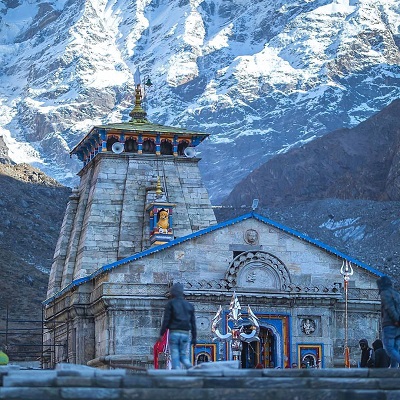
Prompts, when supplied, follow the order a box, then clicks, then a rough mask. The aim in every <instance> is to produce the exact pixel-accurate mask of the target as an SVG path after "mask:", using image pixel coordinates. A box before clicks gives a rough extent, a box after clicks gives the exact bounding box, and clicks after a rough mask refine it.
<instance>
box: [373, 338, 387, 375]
mask: <svg viewBox="0 0 400 400" xmlns="http://www.w3.org/2000/svg"><path fill="white" fill-rule="evenodd" d="M372 348H373V349H374V359H375V364H374V368H389V366H390V357H389V355H388V353H387V352H386V350H385V349H384V348H383V343H382V340H381V339H376V340H375V342H374V343H372Z"/></svg>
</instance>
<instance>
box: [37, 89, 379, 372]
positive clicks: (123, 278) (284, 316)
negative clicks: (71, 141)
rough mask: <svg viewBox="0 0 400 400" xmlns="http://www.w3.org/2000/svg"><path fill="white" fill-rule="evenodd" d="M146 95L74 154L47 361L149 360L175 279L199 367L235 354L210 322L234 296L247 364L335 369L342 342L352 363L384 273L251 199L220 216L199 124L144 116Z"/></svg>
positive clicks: (373, 332)
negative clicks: (190, 321) (191, 314)
mask: <svg viewBox="0 0 400 400" xmlns="http://www.w3.org/2000/svg"><path fill="white" fill-rule="evenodd" d="M141 102H142V88H141V84H140V83H138V84H137V85H136V103H135V107H134V109H133V110H132V112H131V113H130V116H131V120H130V121H129V122H125V123H115V124H107V125H99V126H95V127H93V128H92V129H91V130H90V132H89V133H88V134H87V135H86V136H85V137H84V138H83V139H82V140H81V141H80V142H79V143H78V144H77V145H76V146H75V148H74V149H73V150H72V151H71V154H72V155H76V156H77V157H78V158H79V159H80V160H81V161H82V163H83V168H82V170H81V171H80V172H79V176H80V184H79V187H78V188H77V189H74V191H73V193H72V195H71V197H70V201H69V203H68V206H67V209H66V213H65V217H64V221H63V224H62V228H61V232H60V236H59V240H58V243H57V247H56V250H55V255H54V260H53V264H52V269H51V274H50V279H49V285H48V292H47V299H46V300H45V301H44V306H45V321H46V331H45V334H44V348H45V349H46V350H47V351H48V357H47V358H46V359H45V363H44V364H45V366H47V367H54V365H55V364H57V363H60V362H71V363H78V364H87V365H91V366H96V367H99V368H108V367H109V366H110V364H115V365H117V364H118V365H121V364H124V365H127V364H128V365H136V366H144V367H147V368H152V367H153V366H154V352H153V346H154V344H155V342H156V340H157V339H158V337H159V330H160V326H161V320H162V314H163V309H164V306H165V304H166V301H167V296H168V291H169V287H170V286H171V285H172V284H173V283H174V282H181V283H183V284H184V287H185V293H186V297H187V299H188V300H189V301H191V302H192V303H193V304H194V306H195V310H196V318H197V328H198V344H197V345H196V346H192V348H191V357H192V361H193V363H194V364H195V363H199V362H205V361H216V360H229V359H232V357H233V356H234V354H233V350H232V347H231V343H230V342H229V341H224V340H218V338H217V337H216V336H215V328H216V326H215V324H216V323H218V327H217V328H218V332H220V333H221V335H224V334H226V333H227V332H230V331H231V329H232V321H231V319H230V318H229V315H230V312H231V310H230V304H231V302H232V299H233V298H235V299H237V301H238V304H240V305H241V306H242V317H243V322H242V325H243V326H242V329H243V332H245V331H246V329H247V331H248V332H250V331H251V330H252V329H254V327H253V323H252V320H251V319H247V317H249V315H248V312H246V310H247V307H248V306H250V307H251V310H252V312H253V313H254V316H255V317H256V318H257V320H258V324H259V327H258V330H257V336H258V340H256V341H251V342H246V341H244V342H243V344H242V348H241V350H240V359H241V364H242V367H243V368H254V367H255V366H256V365H257V364H261V365H262V366H263V367H265V368H267V367H272V366H274V367H280V368H285V367H289V366H291V365H292V364H293V363H297V364H300V362H302V361H305V362H306V363H307V365H308V366H310V367H337V366H344V362H345V357H344V353H345V348H346V347H347V346H349V348H350V360H351V363H352V365H353V366H354V364H355V363H356V361H358V360H359V353H358V352H357V349H358V340H359V339H361V338H362V337H366V338H367V339H368V340H370V341H373V340H374V339H375V338H377V337H379V332H380V326H379V323H380V314H379V312H380V302H379V297H378V292H377V288H376V279H377V278H378V277H379V276H380V275H381V273H380V272H379V271H377V270H374V269H373V268H371V267H370V266H368V265H365V264H363V263H361V262H359V261H357V260H354V259H352V258H351V257H349V256H347V255H345V254H342V253H340V252H338V251H336V250H335V249H333V248H331V247H329V246H328V245H326V244H324V243H321V242H319V241H317V240H314V239H312V238H309V237H307V236H305V235H303V234H301V233H299V232H296V231H294V230H292V229H290V228H289V227H286V226H283V225H280V224H278V223H276V222H274V221H272V220H269V219H268V218H266V217H264V216H262V215H259V214H257V210H256V209H254V210H252V211H251V212H250V213H245V214H243V215H242V216H240V217H236V218H232V219H230V220H227V221H224V222H219V223H217V220H216V218H215V215H214V211H213V207H212V206H211V203H210V200H209V197H208V193H207V191H206V189H205V187H204V184H203V182H202V179H201V175H200V172H199V168H198V162H199V160H200V159H199V158H198V157H197V152H196V146H197V145H199V144H200V143H201V142H202V141H203V140H204V139H206V138H207V137H208V134H206V133H200V132H193V131H189V130H186V129H182V128H174V127H168V126H163V125H158V124H153V123H150V122H149V121H148V120H147V117H146V113H145V111H144V110H143V108H142V104H141ZM343 266H345V269H343ZM351 272H353V274H352V275H350V273H351ZM346 274H347V277H346ZM345 277H346V279H344V278H345ZM220 306H221V313H220V318H219V319H218V321H216V320H215V319H214V316H215V314H216V313H217V311H218V309H219V307H220ZM249 310H250V309H249ZM246 321H247V322H246Z"/></svg>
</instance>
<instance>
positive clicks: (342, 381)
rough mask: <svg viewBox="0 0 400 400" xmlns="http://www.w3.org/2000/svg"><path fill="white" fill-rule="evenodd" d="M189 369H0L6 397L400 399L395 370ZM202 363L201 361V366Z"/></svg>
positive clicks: (83, 399) (35, 399) (22, 399)
mask: <svg viewBox="0 0 400 400" xmlns="http://www.w3.org/2000/svg"><path fill="white" fill-rule="evenodd" d="M208 364H210V365H209V366H207V367H202V368H197V367H195V368H193V369H191V370H188V371H186V370H174V371H169V370H154V369H152V370H147V371H140V370H136V371H135V370H132V368H131V369H129V367H128V366H127V368H123V369H122V368H121V369H110V370H101V369H96V368H91V367H85V366H80V365H74V364H61V365H59V366H58V367H57V369H55V370H22V369H20V368H19V367H16V366H12V365H9V366H4V367H0V383H1V385H0V399H7V400H12V399H14V400H60V399H74V400H92V399H104V400H106V399H107V400H112V399H115V400H127V399H140V400H164V399H165V400H171V399H173V400H225V399H226V400H228V399H229V400H233V399H240V400H253V399H273V400H315V399H316V400H399V399H400V369H356V368H354V369H344V368H343V369H342V368H338V369H333V368H332V369H251V370H250V369H238V368H232V367H229V366H228V364H225V365H219V364H220V363H208ZM201 365H203V364H201Z"/></svg>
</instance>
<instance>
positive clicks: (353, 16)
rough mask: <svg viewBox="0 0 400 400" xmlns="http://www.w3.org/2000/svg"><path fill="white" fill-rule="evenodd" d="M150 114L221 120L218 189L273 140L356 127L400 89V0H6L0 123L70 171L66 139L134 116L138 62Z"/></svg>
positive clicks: (28, 154) (48, 163)
mask: <svg viewBox="0 0 400 400" xmlns="http://www.w3.org/2000/svg"><path fill="white" fill-rule="evenodd" d="M137 68H139V69H140V71H141V74H142V78H143V80H145V79H147V78H148V77H150V78H151V80H152V83H153V86H152V87H150V88H149V89H147V93H146V99H145V108H146V109H147V111H148V117H149V119H150V120H151V121H152V122H157V123H163V124H168V125H175V126H183V127H187V128H190V129H195V130H199V131H204V132H208V133H211V137H210V139H209V140H207V141H206V142H205V143H203V144H202V145H201V146H200V147H199V150H200V151H201V157H202V158H203V160H202V161H201V163H200V166H201V168H202V172H203V177H204V180H205V183H206V186H207V187H208V189H209V193H210V196H211V200H212V201H213V202H214V203H216V204H217V203H219V202H220V201H221V200H222V199H223V198H224V197H225V196H226V195H228V193H229V192H230V190H231V189H232V188H233V187H234V185H235V184H236V183H237V182H238V181H239V180H241V179H242V178H244V177H245V176H246V175H247V174H248V173H249V172H251V171H252V170H254V169H255V168H256V167H258V166H260V165H261V164H263V163H265V162H266V161H267V160H269V159H270V158H271V157H273V156H274V155H275V154H278V153H282V152H285V151H287V150H288V149H289V148H292V147H294V146H300V145H301V144H303V143H305V142H308V141H311V140H313V139H314V138H316V137H319V136H322V135H324V134H325V133H328V132H330V131H333V130H335V129H338V128H344V127H352V126H355V125H357V124H358V123H359V122H361V121H363V120H365V119H366V118H368V117H369V116H370V115H372V114H374V113H375V112H377V111H379V110H381V109H383V108H384V107H385V106H387V105H388V104H390V103H391V102H392V101H393V100H394V99H396V98H399V97H400V2H399V1H398V0H333V1H329V0H286V1H284V0H274V1H272V0H260V1H257V0H254V1H249V0H248V1H245V0H204V1H201V0H179V1H178V0H153V1H152V0H132V1H127V0H73V1H72V0H47V1H46V0H5V1H3V2H2V3H1V4H0V136H3V140H4V141H5V143H6V144H7V146H8V147H9V149H10V153H9V155H10V157H11V158H12V159H13V160H14V161H15V162H30V163H31V164H33V165H34V166H37V167H39V168H41V169H42V170H43V171H45V172H46V173H47V174H49V175H50V176H52V177H54V178H56V179H57V180H59V181H60V182H62V183H64V184H66V185H74V183H75V182H76V178H75V173H76V172H77V171H78V169H79V167H80V165H79V164H78V162H77V160H74V159H70V158H69V150H70V148H72V147H73V146H74V145H75V144H76V143H77V142H78V141H79V140H80V139H81V138H82V136H83V135H84V134H85V133H86V132H87V131H88V130H89V129H90V128H91V127H92V126H93V125H94V124H99V123H108V122H116V121H121V120H127V119H129V117H128V113H129V111H130V110H131V108H132V105H133V94H134V91H133V86H134V84H133V75H134V73H135V71H136V69H137Z"/></svg>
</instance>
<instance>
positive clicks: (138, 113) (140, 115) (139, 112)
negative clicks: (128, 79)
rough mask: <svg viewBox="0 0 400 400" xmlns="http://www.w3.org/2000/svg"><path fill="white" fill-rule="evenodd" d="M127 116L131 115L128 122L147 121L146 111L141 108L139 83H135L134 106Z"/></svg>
mask: <svg viewBox="0 0 400 400" xmlns="http://www.w3.org/2000/svg"><path fill="white" fill-rule="evenodd" d="M129 116H130V117H131V120H130V122H136V123H146V122H148V121H147V118H146V116H147V113H146V111H144V110H143V108H142V88H141V85H140V83H139V84H136V88H135V107H134V108H133V110H132V111H131V112H130V113H129Z"/></svg>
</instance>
